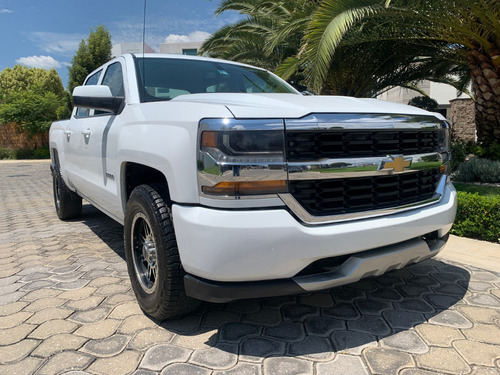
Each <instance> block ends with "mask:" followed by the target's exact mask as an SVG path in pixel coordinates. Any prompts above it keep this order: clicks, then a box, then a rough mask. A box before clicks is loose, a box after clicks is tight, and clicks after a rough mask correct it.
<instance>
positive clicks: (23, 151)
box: [14, 148, 35, 160]
mask: <svg viewBox="0 0 500 375" xmlns="http://www.w3.org/2000/svg"><path fill="white" fill-rule="evenodd" d="M34 157H35V156H34V150H33V149H31V148H16V149H15V150H14V159H18V160H23V159H34Z"/></svg>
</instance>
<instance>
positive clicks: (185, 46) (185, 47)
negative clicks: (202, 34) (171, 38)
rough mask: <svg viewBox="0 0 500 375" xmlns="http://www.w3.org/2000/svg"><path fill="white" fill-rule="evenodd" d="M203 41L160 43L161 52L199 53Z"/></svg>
mask: <svg viewBox="0 0 500 375" xmlns="http://www.w3.org/2000/svg"><path fill="white" fill-rule="evenodd" d="M202 44H203V42H176V43H173V42H168V43H161V44H160V53H173V54H177V55H191V56H196V55H198V50H199V49H200V47H201V45H202Z"/></svg>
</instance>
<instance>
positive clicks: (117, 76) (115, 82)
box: [94, 62, 125, 115]
mask: <svg viewBox="0 0 500 375" xmlns="http://www.w3.org/2000/svg"><path fill="white" fill-rule="evenodd" d="M101 85H104V86H108V87H109V89H110V90H111V95H113V96H124V92H125V90H124V89H123V73H122V65H121V64H120V63H119V62H117V63H114V64H111V65H110V66H108V70H106V73H105V74H104V78H103V79H102V82H101ZM107 113H110V112H106V111H97V110H96V111H94V115H102V114H107Z"/></svg>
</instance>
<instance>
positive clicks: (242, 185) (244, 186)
mask: <svg viewBox="0 0 500 375" xmlns="http://www.w3.org/2000/svg"><path fill="white" fill-rule="evenodd" d="M202 191H203V193H205V194H212V195H228V196H242V195H261V194H277V193H286V192H287V191H288V187H287V182H286V181H284V180H274V181H231V182H230V181H226V182H219V183H218V184H217V185H215V186H203V188H202Z"/></svg>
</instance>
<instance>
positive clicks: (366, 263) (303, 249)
mask: <svg viewBox="0 0 500 375" xmlns="http://www.w3.org/2000/svg"><path fill="white" fill-rule="evenodd" d="M455 213H456V191H455V189H454V188H453V186H452V185H451V184H447V185H446V187H445V191H444V195H443V197H442V199H441V200H440V201H439V202H437V203H435V204H433V205H430V206H426V207H422V208H417V209H414V210H411V211H406V212H402V213H398V214H393V215H387V216H381V217H375V218H370V219H364V220H356V221H348V222H341V223H334V224H329V225H322V226H305V225H303V224H302V223H300V222H298V221H297V220H296V219H295V218H294V217H293V216H292V215H291V214H290V213H289V212H288V211H286V210H285V209H266V210H244V211H238V210H217V209H209V208H204V207H187V206H181V205H177V204H175V205H173V218H174V226H175V231H176V237H177V243H178V247H179V253H180V257H181V262H182V265H183V267H184V269H185V270H186V272H187V273H188V274H189V275H191V276H188V277H187V278H186V288H187V290H188V293H190V294H191V295H192V294H193V293H194V292H192V291H191V289H195V288H191V286H192V285H194V284H197V285H200V283H199V282H196V283H193V282H191V281H190V278H192V279H193V280H194V279H196V280H202V281H204V282H208V283H215V284H216V283H246V282H251V283H254V282H257V281H258V282H264V284H265V283H275V281H276V280H282V279H289V281H291V282H292V284H289V285H290V286H291V288H292V289H294V290H296V292H297V293H299V292H300V291H311V290H318V289H324V288H329V287H332V286H336V285H342V284H346V283H349V282H352V281H356V280H357V279H359V278H361V277H365V276H369V275H376V274H381V273H383V272H385V271H386V270H389V269H392V268H400V267H404V266H405V265H406V264H408V263H412V262H416V261H420V260H423V259H425V258H428V257H431V256H433V255H435V254H437V252H438V251H439V250H440V249H441V248H442V245H444V243H443V244H441V245H436V248H434V249H431V248H430V247H429V246H427V244H426V243H425V241H422V240H420V239H419V238H420V237H422V236H425V235H426V234H429V233H433V232H435V233H436V236H437V238H443V237H445V235H446V234H447V233H448V231H449V230H450V229H451V226H452V224H453V220H454V218H455ZM441 242H443V241H441ZM374 249H377V251H378V252H380V253H379V254H378V255H375V257H374V258H373V257H372V256H369V257H368V258H363V259H362V261H361V263H360V264H359V265H358V266H355V267H354V266H350V267H349V270H350V271H349V272H347V271H345V270H346V269H344V271H342V272H347V273H349V274H351V276H349V275H347V276H345V277H340V276H338V275H332V274H329V275H323V276H324V277H323V278H327V279H328V280H327V281H326V282H323V283H319V284H318V281H319V279H316V280H313V281H311V280H310V278H309V280H308V279H307V278H305V279H301V280H299V281H300V283H297V278H296V276H297V274H299V273H300V272H301V271H302V270H303V269H305V268H306V267H308V266H309V265H310V264H312V263H313V262H315V261H318V260H320V259H324V258H332V257H339V256H348V255H356V257H358V255H359V254H358V253H362V252H367V254H368V253H369V252H368V250H374ZM411 249H413V250H411ZM399 253H401V254H402V255H401V254H400V255H398V254H399ZM380 254H382V255H383V256H381V255H380ZM356 257H351V259H358V258H359V257H358V258H356ZM359 259H361V258H359ZM353 262H354V263H355V262H358V263H359V261H357V260H353V261H350V264H352V263H353ZM346 267H347V266H346ZM353 267H354V268H353ZM355 269H357V270H355ZM294 278H295V279H294ZM334 280H337V281H334ZM287 283H288V282H287ZM293 284H296V285H299V289H296V288H295V285H293ZM190 285H191V286H190ZM233 286H234V285H233ZM198 289H200V288H198ZM285 289H286V288H285ZM258 290H259V289H258V288H257V292H258ZM262 292H263V293H260V294H259V295H253V294H252V296H253V297H257V296H260V297H262V296H265V295H266V294H265V293H264V291H263V290H262ZM292 293H295V292H292ZM292 293H291V292H285V293H283V294H292ZM202 294H203V293H202ZM273 295H276V294H275V293H273ZM196 297H197V298H201V299H204V298H202V296H200V295H196ZM217 298H219V297H217ZM239 298H244V297H239Z"/></svg>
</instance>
